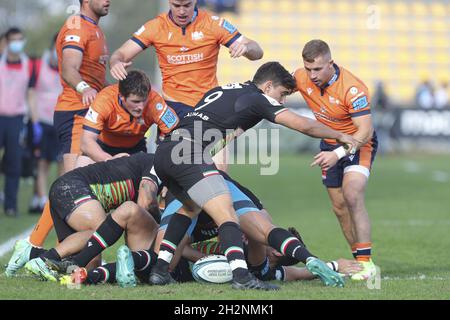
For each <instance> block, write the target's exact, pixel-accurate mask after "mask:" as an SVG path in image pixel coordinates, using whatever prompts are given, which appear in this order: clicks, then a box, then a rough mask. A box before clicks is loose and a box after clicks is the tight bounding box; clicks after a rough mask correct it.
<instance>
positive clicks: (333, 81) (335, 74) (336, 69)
mask: <svg viewBox="0 0 450 320" xmlns="http://www.w3.org/2000/svg"><path fill="white" fill-rule="evenodd" d="M333 67H334V70H335V71H336V72H335V73H334V75H333V77H331V79H330V81H328V83H327V84H326V85H325V86H323V87H321V88H320V93H321V95H323V92H324V91H325V89H326V88H328V87H329V86H331V85H332V84H333V83H335V82H336V81H337V80H338V79H339V76H340V74H341V70H340V69H339V67H338V65H337V64H336V63H333Z"/></svg>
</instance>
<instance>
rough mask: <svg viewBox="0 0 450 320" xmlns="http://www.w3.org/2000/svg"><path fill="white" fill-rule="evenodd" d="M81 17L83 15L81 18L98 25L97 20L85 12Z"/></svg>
mask: <svg viewBox="0 0 450 320" xmlns="http://www.w3.org/2000/svg"><path fill="white" fill-rule="evenodd" d="M80 17H81V19H83V20H86V21H87V22H90V23H92V24H95V25H97V22H96V21H95V20H94V19H92V18H89V17H88V16H85V15H84V14H80Z"/></svg>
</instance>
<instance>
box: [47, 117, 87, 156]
mask: <svg viewBox="0 0 450 320" xmlns="http://www.w3.org/2000/svg"><path fill="white" fill-rule="evenodd" d="M87 111H88V109H81V110H74V111H55V113H54V115H53V122H54V126H55V129H56V132H57V134H58V139H59V142H60V144H61V149H62V154H69V153H72V154H81V134H82V133H83V122H84V116H85V115H86V113H87Z"/></svg>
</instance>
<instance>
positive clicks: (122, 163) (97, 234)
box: [23, 152, 160, 281]
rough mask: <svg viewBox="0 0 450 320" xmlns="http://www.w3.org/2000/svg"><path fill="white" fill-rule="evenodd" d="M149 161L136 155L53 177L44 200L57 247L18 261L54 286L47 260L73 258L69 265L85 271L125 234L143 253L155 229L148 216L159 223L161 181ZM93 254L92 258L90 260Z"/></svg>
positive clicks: (35, 251) (29, 253) (32, 250)
mask: <svg viewBox="0 0 450 320" xmlns="http://www.w3.org/2000/svg"><path fill="white" fill-rule="evenodd" d="M153 160H154V155H152V154H146V153H142V152H141V153H137V154H134V155H132V156H129V157H122V158H118V159H114V160H109V161H106V162H98V163H95V164H92V165H89V166H87V167H82V168H78V169H75V170H73V171H71V172H68V173H66V174H65V175H63V176H61V177H60V178H58V179H57V180H56V181H55V182H54V183H53V185H52V187H51V189H50V196H49V199H50V205H51V214H52V219H53V221H54V224H55V230H56V234H57V237H58V241H59V244H58V245H57V246H56V247H55V248H52V249H50V250H43V249H37V248H30V250H28V251H27V252H24V256H25V257H24V259H23V260H24V261H26V260H27V259H26V258H28V260H30V259H31V260H30V261H28V262H27V263H26V265H25V268H26V269H27V270H28V271H30V272H32V273H34V274H36V275H39V276H40V277H42V278H44V279H47V280H52V281H55V280H56V277H55V274H54V273H53V272H51V270H49V269H48V267H47V265H46V264H45V261H46V260H52V261H60V260H61V258H63V257H67V256H70V255H73V254H76V255H75V256H73V257H72V260H73V261H75V263H76V264H77V265H79V266H86V265H87V264H88V263H89V261H91V259H92V258H93V257H95V256H96V255H97V254H99V253H100V252H101V251H102V250H103V249H105V248H106V247H108V246H110V245H111V244H113V243H115V242H116V241H117V240H118V239H119V238H120V237H121V235H122V233H123V230H124V229H128V230H130V234H139V235H140V236H139V237H138V238H136V239H134V238H133V237H127V243H128V244H131V248H132V249H133V250H134V251H141V250H148V249H149V248H150V246H151V244H152V242H153V240H154V238H155V236H156V232H157V230H158V225H157V222H156V221H155V219H154V218H153V217H152V216H151V215H150V214H149V212H151V213H152V215H153V216H154V217H156V219H157V220H158V222H159V215H160V213H159V206H158V202H157V194H158V192H159V188H160V181H159V179H158V177H157V176H156V175H155V173H154V172H153V169H152V167H153ZM114 209H115V211H114V213H113V214H111V215H108V213H109V212H110V211H111V210H114ZM83 247H85V248H86V250H82V249H83ZM80 251H81V252H80ZM78 252H80V253H78ZM93 252H94V253H97V254H94V255H92V253H93ZM77 253H78V254H77Z"/></svg>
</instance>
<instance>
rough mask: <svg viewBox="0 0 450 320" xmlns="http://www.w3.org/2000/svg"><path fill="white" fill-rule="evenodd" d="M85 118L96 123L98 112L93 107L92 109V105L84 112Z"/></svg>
mask: <svg viewBox="0 0 450 320" xmlns="http://www.w3.org/2000/svg"><path fill="white" fill-rule="evenodd" d="M85 118H86V120H89V121H91V122H93V123H97V118H98V113H97V112H95V110H94V109H92V107H90V108H89V111H88V112H87V113H86V117H85Z"/></svg>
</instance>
